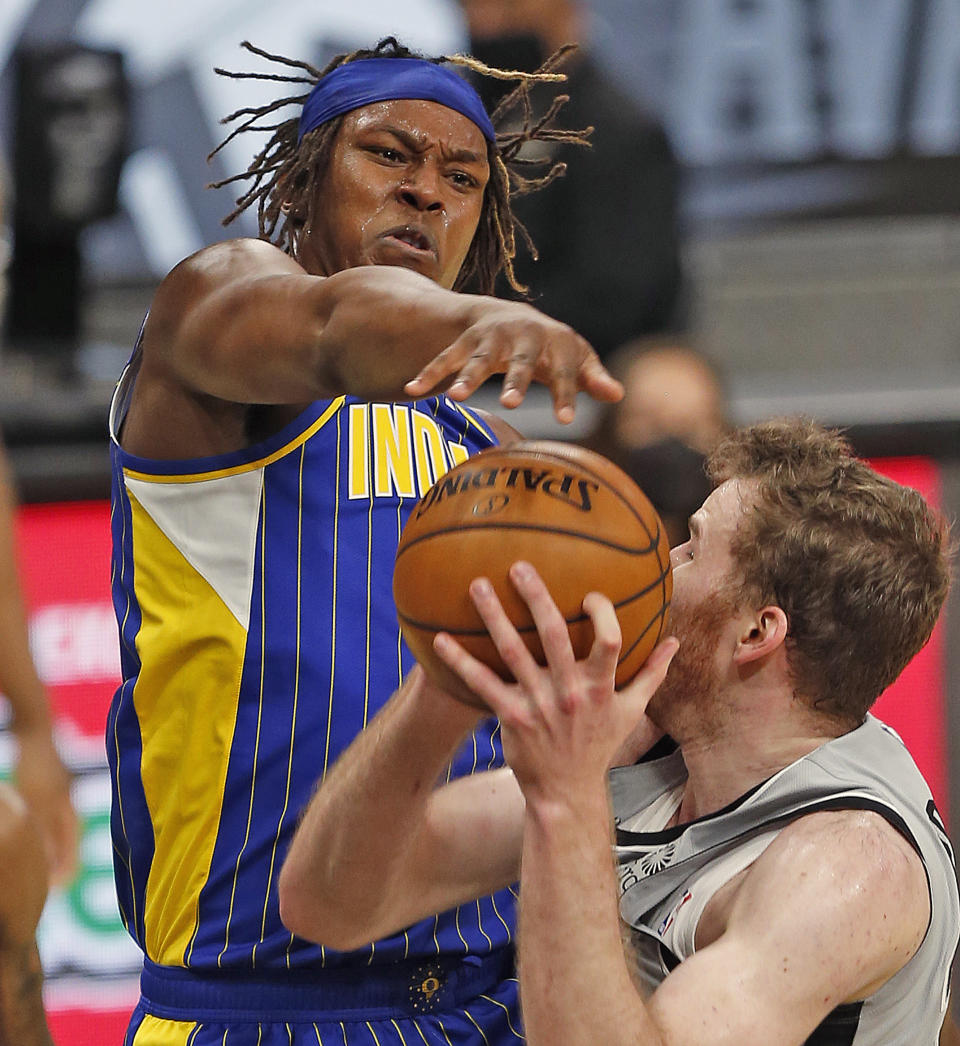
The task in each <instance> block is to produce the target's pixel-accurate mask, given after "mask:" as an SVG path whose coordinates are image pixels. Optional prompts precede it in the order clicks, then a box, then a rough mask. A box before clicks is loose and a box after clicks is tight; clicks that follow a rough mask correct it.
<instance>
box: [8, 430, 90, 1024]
mask: <svg viewBox="0 0 960 1046" xmlns="http://www.w3.org/2000/svg"><path fill="white" fill-rule="evenodd" d="M14 507H15V499H14V493H13V484H12V481H11V478H10V471H9V468H8V466H7V460H6V455H5V453H4V450H3V445H2V443H0V693H2V694H3V695H4V696H5V697H6V699H7V701H8V702H9V705H10V712H11V717H10V730H11V732H12V734H13V737H14V739H15V741H16V760H17V762H16V769H15V774H14V776H15V780H16V785H17V788H18V789H19V791H20V793H21V794H22V795H23V798H24V799H26V801H27V804H28V805H29V807H30V809H31V812H32V813H33V814H34V815H35V816H36V818H37V822H38V826H39V828H40V830H41V832H42V834H43V839H44V842H45V843H46V846H47V854H48V857H49V860H50V872H51V877H52V881H53V882H54V883H57V884H62V883H65V882H67V881H68V880H69V879H71V878H72V877H73V873H74V871H75V870H76V862H77V816H76V813H75V812H74V809H73V806H72V805H71V802H70V775H69V773H68V772H67V770H66V768H65V767H64V765H63V763H62V761H61V759H60V756H59V754H58V752H57V749H56V746H55V745H54V741H53V718H52V715H51V712H50V705H49V702H48V700H47V693H46V689H45V688H44V685H43V683H42V682H41V680H40V677H39V676H38V675H37V670H36V667H35V666H34V663H33V658H32V656H31V654H30V647H29V643H28V640H27V623H26V614H25V611H24V607H23V600H22V598H21V593H20V582H19V577H18V574H17V565H16V553H15V548H14V534H13V515H14ZM2 1041H3V1040H2V1039H0V1042H2Z"/></svg>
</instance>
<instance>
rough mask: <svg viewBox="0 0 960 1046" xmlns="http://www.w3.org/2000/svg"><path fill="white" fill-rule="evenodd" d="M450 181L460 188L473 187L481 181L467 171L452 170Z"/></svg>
mask: <svg viewBox="0 0 960 1046" xmlns="http://www.w3.org/2000/svg"><path fill="white" fill-rule="evenodd" d="M449 177H450V181H452V182H453V184H454V185H456V186H457V188H459V189H472V188H474V187H475V186H476V185H478V184H479V183H478V182H477V179H476V178H474V177H473V175H471V174H467V172H466V171H452V172H451V174H450V175H449Z"/></svg>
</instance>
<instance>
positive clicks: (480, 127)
mask: <svg viewBox="0 0 960 1046" xmlns="http://www.w3.org/2000/svg"><path fill="white" fill-rule="evenodd" d="M250 50H252V51H255V52H256V53H258V54H261V55H265V53H264V52H260V51H257V50H256V49H255V48H250ZM265 57H268V58H273V59H275V60H276V61H278V62H280V63H281V66H282V75H277V76H271V77H270V78H273V79H278V80H281V81H292V82H293V83H295V84H304V83H305V84H306V85H307V86H306V91H307V93H305V94H302V95H299V96H298V97H297V101H298V102H300V103H302V104H300V105H298V112H297V116H296V117H295V118H293V119H289V120H282V119H281V118H280V116H279V115H277V111H278V108H279V106H274V105H268V106H265V107H264V108H263V109H261V110H255V111H251V110H244V111H242V113H241V114H235V115H237V116H238V118H241V117H242V122H241V124H240V128H241V129H243V128H248V127H250V126H251V125H255V126H257V127H260V126H264V125H269V127H270V137H269V140H268V142H267V144H266V146H265V147H264V149H263V150H262V151H261V152H260V153H259V154H258V155H257V157H255V159H254V161H253V163H252V164H251V166H250V168H249V169H248V171H247V172H245V174H244V175H243V176H241V177H248V178H249V179H250V185H249V188H248V190H247V191H246V192H244V193H243V195H242V196H241V197H240V200H239V203H238V209H237V211H236V212H234V214H236V213H238V212H239V211H240V210H242V209H244V208H245V207H247V206H251V205H256V207H257V210H258V214H259V220H260V230H261V238H260V239H259V240H242V239H241V240H232V241H227V242H224V243H220V244H216V245H214V246H212V247H209V248H207V249H205V250H202V251H201V252H200V253H198V254H196V255H194V256H193V257H191V258H188V259H187V260H186V261H184V262H182V263H181V264H180V265H178V266H177V267H176V268H175V269H174V270H173V271H172V272H171V273H170V274H169V275H168V276H167V277H166V278H165V279H164V280H163V282H162V283H161V284H160V286H159V288H158V290H157V292H156V295H155V297H154V300H153V303H152V305H151V308H150V313H149V316H148V318H147V320H146V322H145V325H144V328H143V331H142V335H141V337H140V339H139V341H138V344H137V347H136V350H135V352H134V355H133V358H132V360H131V363H130V365H129V366H128V368H127V370H126V372H125V374H124V376H123V378H122V379H121V382H120V385H119V387H118V390H117V394H116V396H115V399H114V403H113V407H112V410H111V432H112V437H113V446H112V452H113V460H114V490H113V522H112V527H113V538H114V602H115V606H116V610H117V616H118V621H119V623H120V628H121V647H122V667H123V679H124V681H123V684H122V686H121V687H120V689H119V690H118V692H117V694H116V696H115V699H114V702H113V705H112V708H111V712H110V717H109V722H108V727H107V750H108V757H109V761H110V767H111V773H112V778H113V789H114V793H113V808H112V830H113V839H114V846H115V854H116V860H115V867H116V882H117V889H118V894H119V900H120V908H121V913H122V916H123V919H124V921H125V923H126V926H127V928H128V929H129V931H130V933H131V934H132V936H133V937H134V939H135V940H136V942H137V943H138V944H139V945H140V947H141V948H142V949H143V951H144V956H145V957H144V971H143V976H142V980H141V988H142V997H141V1002H140V1004H139V1006H138V1008H137V1010H136V1011H135V1013H134V1015H133V1019H132V1021H131V1025H130V1029H129V1032H128V1035H127V1040H126V1041H127V1043H128V1044H130V1043H134V1044H135V1046H144V1044H151V1043H158V1044H159V1043H162V1044H164V1046H166V1044H169V1043H171V1042H189V1043H190V1044H191V1046H203V1044H206V1043H221V1042H223V1041H227V1039H228V1037H229V1041H230V1042H233V1041H234V1039H236V1040H237V1041H238V1042H239V1041H244V1042H246V1041H249V1042H258V1043H272V1042H279V1043H283V1044H284V1046H288V1044H289V1043H291V1042H293V1043H305V1042H309V1043H311V1044H314V1046H315V1044H316V1043H317V1042H325V1043H344V1042H346V1043H354V1042H358V1043H364V1044H367V1043H370V1042H372V1041H376V1042H378V1043H380V1044H381V1046H387V1044H393V1043H400V1042H406V1043H407V1044H410V1043H412V1042H420V1041H426V1042H428V1043H437V1044H439V1046H443V1044H447V1043H450V1042H455V1043H464V1044H467V1043H476V1044H481V1043H487V1044H489V1046H496V1044H500V1043H512V1042H515V1041H516V1040H517V1038H518V1036H519V1032H518V1030H517V1029H518V1028H519V1020H518V1016H517V1011H516V984H515V980H514V979H513V952H512V941H513V923H514V917H513V904H514V897H513V894H512V893H511V891H510V890H509V889H502V888H501V889H498V890H497V891H495V892H494V893H493V894H491V895H489V896H487V897H484V898H482V899H481V900H479V901H477V900H475V899H474V898H473V897H471V898H470V900H469V903H467V904H466V905H464V906H463V907H458V908H454V909H453V910H451V911H449V912H445V913H443V914H440V915H435V914H434V913H433V911H432V910H431V912H429V913H427V918H425V919H424V920H422V921H420V922H418V923H417V924H416V925H413V926H409V927H396V928H395V929H396V932H395V933H391V935H390V936H389V937H388V938H386V939H383V940H378V941H376V942H373V943H371V942H370V941H364V942H362V943H361V945H360V946H359V947H357V948H356V949H354V948H350V949H348V950H347V952H346V953H344V952H343V951H339V950H333V949H330V948H323V947H317V946H315V945H313V944H311V943H310V942H307V941H305V940H303V939H301V938H299V937H297V936H295V935H293V934H291V933H290V932H289V931H288V930H287V929H286V928H285V927H284V926H283V924H282V923H281V920H280V915H279V911H278V902H277V893H276V891H277V877H278V875H279V871H280V866H281V863H282V861H283V859H284V856H285V853H286V849H287V845H288V842H289V839H290V837H291V836H292V833H293V830H294V827H295V825H296V822H297V818H298V815H299V813H300V811H301V808H302V807H303V806H304V805H305V804H306V802H307V800H308V798H309V796H310V793H311V791H312V789H313V787H314V782H315V780H316V778H317V776H318V775H319V776H322V775H323V774H324V772H325V770H326V768H327V767H328V766H331V765H332V764H333V761H334V760H335V759H336V757H337V755H338V754H339V752H340V751H341V750H342V749H343V748H344V747H345V746H346V745H347V744H348V743H349V742H350V740H351V739H352V738H353V737H354V736H355V734H356V733H357V732H358V731H359V730H361V729H362V728H363V726H364V725H365V724H366V722H367V721H368V719H369V718H371V717H372V716H373V715H374V714H375V713H376V711H377V710H378V708H379V707H380V705H381V704H382V703H383V701H384V700H385V699H386V698H387V697H388V696H389V695H390V693H391V692H392V691H393V690H395V689H396V687H397V685H398V684H399V682H400V680H401V678H402V677H403V675H404V674H405V673H406V672H407V671H408V670H409V669H410V667H411V658H410V655H409V652H408V651H407V650H406V648H405V646H404V645H403V644H402V642H401V639H400V634H399V629H398V626H397V621H396V615H395V612H394V608H393V603H392V599H391V577H392V568H393V559H394V554H395V551H396V545H397V541H398V537H399V533H400V528H401V526H402V524H403V521H404V519H405V517H406V514H407V513H408V512H409V510H410V509H411V508H412V506H413V505H414V504H415V502H416V499H417V497H418V495H419V494H420V493H422V492H424V491H425V490H426V489H428V488H429V486H430V485H431V484H432V482H433V481H434V480H435V479H436V478H437V476H439V475H440V474H442V473H443V472H444V471H445V470H446V469H448V468H449V467H451V466H452V465H453V464H455V463H457V462H459V461H461V460H463V459H464V458H466V457H467V456H468V455H470V454H472V453H473V452H475V451H477V450H479V449H481V448H483V447H486V446H489V445H490V444H492V443H495V442H497V441H498V439H500V438H501V437H502V436H504V435H505V434H507V433H508V431H509V427H508V426H506V425H504V424H503V423H502V422H497V421H495V420H494V419H492V418H490V417H487V416H484V415H482V414H480V413H479V412H477V411H474V410H471V409H469V408H467V407H465V406H463V405H462V404H461V402H460V401H462V400H463V399H465V398H466V397H468V396H469V395H470V393H471V392H472V391H473V390H474V389H476V388H477V387H478V385H479V384H480V383H481V382H482V381H484V380H485V379H486V378H487V377H488V376H489V375H491V374H493V373H499V372H503V373H504V374H505V377H504V385H503V395H502V398H503V402H504V404H505V405H507V406H513V405H516V404H517V403H519V402H520V401H521V400H522V399H523V396H524V394H525V392H526V390H527V387H528V385H529V383H530V382H531V381H538V382H541V383H543V384H545V385H546V386H547V387H548V388H549V389H550V391H551V393H552V395H553V399H554V402H555V405H556V412H557V415H558V417H559V418H560V419H561V420H568V419H569V418H570V417H571V416H572V413H573V406H574V397H575V395H576V393H577V391H578V390H581V389H582V390H584V391H586V392H587V393H589V394H590V395H592V396H595V397H598V398H600V399H607V400H609V399H615V398H616V397H618V396H619V395H620V394H621V391H622V390H621V389H620V386H619V384H618V383H617V382H615V381H614V380H613V379H612V378H611V377H610V376H609V375H608V374H607V373H606V371H605V370H604V368H603V367H602V366H601V364H600V363H599V361H598V360H597V358H596V355H595V353H594V352H593V351H592V349H591V348H590V346H589V345H587V343H586V342H585V341H584V340H583V339H582V338H581V337H579V336H578V335H577V334H576V333H574V332H573V331H572V330H571V329H570V328H569V327H566V326H564V325H563V324H560V323H557V322H555V321H553V320H550V319H548V318H547V317H545V316H543V315H542V314H540V313H538V312H537V311H536V310H535V309H533V308H532V307H530V306H529V305H526V304H523V303H518V302H505V301H499V300H496V299H494V298H492V297H489V296H487V292H488V291H489V289H490V288H491V287H492V284H493V280H494V278H495V276H496V275H497V273H498V271H499V270H500V269H502V268H505V269H506V270H507V272H508V273H509V272H510V271H511V257H512V254H513V248H514V240H515V233H514V223H513V220H512V216H511V211H510V205H509V194H510V184H511V183H512V182H513V183H515V184H516V185H518V186H519V187H520V188H524V187H529V186H530V184H531V180H530V179H529V178H528V177H524V176H520V177H519V181H517V180H516V179H515V178H514V176H513V175H511V174H510V171H509V170H508V165H509V164H511V163H512V160H513V158H514V157H515V154H516V150H517V149H518V148H519V147H520V145H522V144H523V141H525V140H529V139H532V138H538V137H547V138H554V139H556V138H561V139H562V138H565V137H567V138H569V137H571V135H570V134H568V133H567V132H564V131H560V130H556V129H554V127H553V124H552V121H550V120H548V121H547V122H546V123H545V124H541V123H540V122H537V121H533V122H530V121H528V122H527V125H526V126H525V128H524V129H522V130H521V131H520V132H519V133H515V134H513V135H512V136H511V137H510V138H509V139H506V140H504V139H499V140H498V138H497V134H496V131H495V129H494V126H493V123H492V121H491V118H490V117H489V116H488V114H487V113H486V112H485V111H484V109H483V106H482V105H481V104H480V101H479V98H478V96H477V95H476V93H475V91H474V90H473V89H472V88H471V87H469V86H468V85H467V84H466V82H465V81H464V80H463V79H462V78H461V77H460V76H458V75H457V73H456V71H455V68H456V65H455V63H452V62H451V61H449V60H444V61H433V60H423V59H420V58H417V57H415V56H412V55H411V54H410V53H409V52H407V51H405V50H404V49H403V48H401V47H399V45H397V44H396V42H395V41H393V40H389V41H385V42H384V43H383V44H382V45H381V46H380V47H378V48H377V49H376V51H374V52H358V53H356V54H353V55H350V56H342V57H341V58H340V59H337V60H335V62H334V63H333V64H332V66H331V67H330V68H329V69H328V70H324V71H320V70H316V69H313V68H312V67H311V66H309V65H307V64H305V63H300V62H293V61H289V60H287V59H284V58H281V57H279V56H270V55H265ZM463 61H467V60H466V59H464V60H463ZM472 65H474V66H475V65H476V63H472ZM480 71H481V72H482V69H481V70H480ZM557 75H558V74H555V73H551V72H549V71H547V72H544V73H542V74H534V75H532V76H527V75H524V76H523V77H522V79H521V82H520V84H519V87H518V92H519V93H515V94H514V99H515V100H516V101H519V102H521V103H522V102H523V100H524V97H525V94H524V92H525V90H526V88H527V87H528V86H529V84H530V83H536V82H538V81H540V80H546V81H555V80H556V79H557ZM302 89H303V88H300V87H297V88H284V90H287V91H299V90H302ZM278 121H279V122H278ZM572 137H574V138H575V137H576V136H575V135H574V136H572ZM552 173H555V172H554V171H547V172H546V173H545V174H544V180H548V179H549V177H550V176H551V174H552ZM527 174H528V175H529V170H528V171H527ZM468 284H469V285H470V286H471V287H473V288H474V289H475V290H479V291H480V292H482V293H479V294H464V293H460V289H461V288H462V287H464V286H466V285H468ZM443 389H448V391H447V392H446V393H444V392H443V391H442V390H443ZM501 758H502V757H501V750H500V742H499V728H498V727H497V725H496V723H495V721H493V720H489V721H487V722H484V723H482V724H479V725H478V727H477V729H476V731H475V732H474V733H473V735H472V737H471V738H470V739H469V741H468V742H467V743H466V744H465V745H464V747H463V748H462V750H461V751H460V752H459V753H457V754H454V753H451V765H450V766H449V767H448V769H447V770H446V771H445V772H446V773H448V774H449V775H450V776H451V777H456V776H459V775H462V774H469V773H471V772H473V771H474V770H484V769H487V768H488V767H492V766H496V765H499V764H500V762H501Z"/></svg>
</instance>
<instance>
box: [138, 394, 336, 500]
mask: <svg viewBox="0 0 960 1046" xmlns="http://www.w3.org/2000/svg"><path fill="white" fill-rule="evenodd" d="M345 398H346V397H344V396H338V397H337V398H336V399H335V400H333V401H332V402H331V403H330V406H329V407H327V409H326V410H325V411H324V412H323V413H322V414H321V415H320V417H319V418H317V420H316V421H315V422H314V423H313V424H312V425H310V426H309V427H308V428H306V429H304V431H303V432H301V433H300V434H299V435H298V436H296V437H295V438H294V439H292V440H290V442H289V443H285V444H284V445H283V446H282V447H281V448H280V449H279V450H275V451H274V452H273V453H272V454H268V455H267V456H266V457H265V458H257V460H256V461H248V462H245V463H244V464H243V465H234V466H232V467H231V468H225V469H216V470H215V471H212V472H187V473H183V474H182V475H178V476H165V475H160V474H158V473H156V472H138V471H137V470H136V469H131V468H125V469H124V470H123V474H124V475H125V476H130V477H131V478H132V479H143V480H148V481H149V482H151V483H202V482H204V481H206V480H208V479H222V478H223V477H224V476H239V475H240V474H241V473H242V472H252V471H253V470H254V469H261V468H264V467H265V466H266V465H269V464H271V463H272V462H274V461H279V459H280V458H282V457H284V456H285V455H287V454H289V453H290V451H291V450H295V449H296V448H297V447H299V446H302V445H303V444H304V443H306V442H307V440H308V439H310V437H311V436H312V435H313V434H314V433H315V432H316V431H317V430H318V429H322V428H323V426H324V425H326V423H327V422H328V421H329V420H330V418H331V417H333V415H334V414H336V412H337V411H338V410H339V409H340V408H341V407H342V406H343V401H344V399H345Z"/></svg>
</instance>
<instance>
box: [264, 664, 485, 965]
mask: <svg viewBox="0 0 960 1046" xmlns="http://www.w3.org/2000/svg"><path fill="white" fill-rule="evenodd" d="M424 698H425V695H424V694H423V687H422V686H421V682H420V680H419V679H418V678H416V677H411V678H410V679H408V680H407V682H406V683H405V684H404V686H403V687H402V688H401V689H400V691H399V692H398V693H397V694H396V695H395V696H394V698H393V699H392V700H391V701H390V702H389V703H388V704H387V706H386V708H385V709H384V710H383V711H382V712H381V713H380V715H379V716H377V718H376V719H375V720H374V721H373V722H372V723H371V724H370V726H369V727H368V728H367V729H366V730H364V731H363V732H362V733H361V734H360V735H359V736H358V737H357V738H356V740H355V741H354V742H353V743H352V745H351V746H350V747H349V748H348V749H347V751H346V752H345V753H344V754H343V755H342V756H341V758H340V759H339V760H338V762H337V763H336V765H335V766H334V768H333V770H332V771H331V773H330V774H329V775H328V777H327V779H326V780H325V781H324V782H323V783H322V784H321V786H320V787H319V789H318V790H317V792H316V793H315V794H314V797H313V799H312V800H311V801H310V804H309V805H308V807H307V810H306V812H305V814H304V816H303V820H302V822H301V824H300V826H299V828H298V830H297V833H296V836H295V837H294V840H293V843H292V844H291V846H290V850H289V853H288V855H287V858H286V861H285V863H284V866H283V869H282V872H281V875H280V884H279V892H280V908H281V916H282V918H283V921H284V923H285V925H286V926H287V927H288V928H289V929H290V930H291V931H292V932H294V933H297V934H299V935H300V936H303V937H307V938H309V939H312V940H316V941H319V942H321V943H323V944H326V945H329V946H331V947H335V948H341V949H343V948H350V947H358V946H360V945H361V944H363V943H366V942H367V941H369V940H373V939H375V938H377V937H379V936H382V935H384V934H385V933H387V932H389V931H392V930H395V929H399V928H400V927H402V926H404V925H407V924H408V923H409V922H412V921H413V919H414V918H415V917H417V916H419V915H420V914H421V912H420V910H419V909H420V906H421V905H422V904H423V903H424V902H423V898H424V894H425V892H426V890H427V888H428V886H429V883H422V884H417V883H416V882H415V881H414V882H411V869H410V865H411V863H412V862H413V860H414V858H415V855H416V852H417V845H418V840H419V838H420V836H421V834H422V832H423V830H424V819H425V810H426V806H427V803H428V801H429V799H430V796H431V793H432V792H433V790H434V785H435V782H436V779H437V777H438V776H439V774H440V772H441V770H442V769H443V767H444V766H445V765H446V763H447V762H448V760H449V759H450V757H451V755H452V753H453V752H454V751H455V749H456V747H457V745H458V743H459V742H460V740H461V739H462V737H463V736H464V735H465V734H466V733H467V732H468V731H469V730H470V729H471V728H472V727H473V725H474V724H475V722H476V719H477V714H476V713H475V712H474V711H473V710H467V709H466V708H465V707H464V706H461V705H458V704H456V703H455V702H453V701H452V700H450V699H447V698H442V699H441V700H443V701H445V703H446V705H447V706H449V707H447V708H443V707H439V708H438V706H437V704H431V703H430V699H429V698H430V695H426V699H424ZM444 713H446V714H444Z"/></svg>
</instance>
